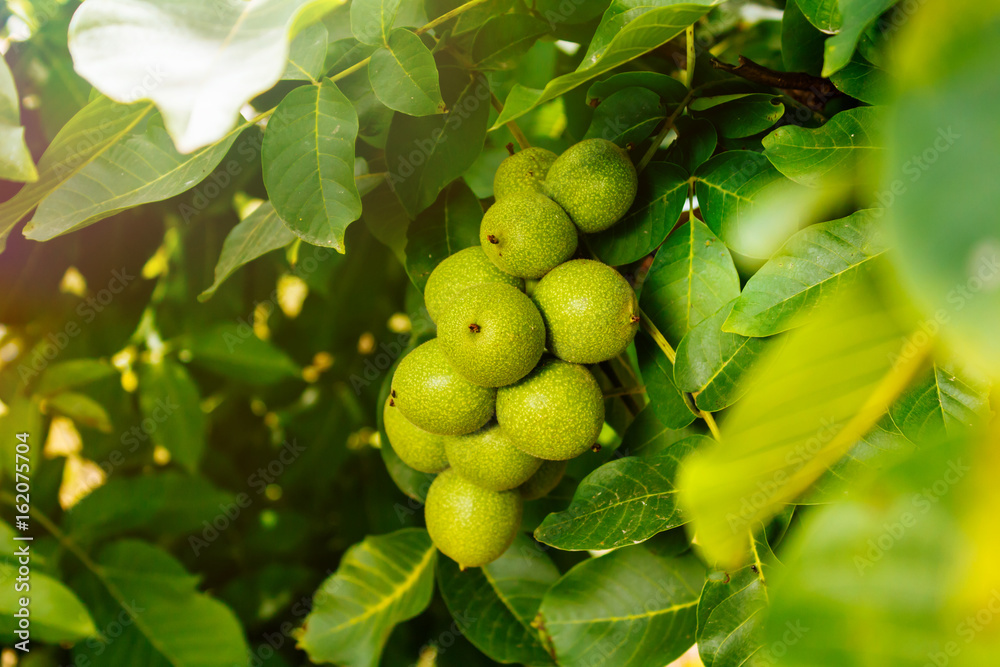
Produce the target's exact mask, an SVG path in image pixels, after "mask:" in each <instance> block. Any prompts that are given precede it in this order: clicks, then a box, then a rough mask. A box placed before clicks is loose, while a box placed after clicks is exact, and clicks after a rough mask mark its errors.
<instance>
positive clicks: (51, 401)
mask: <svg viewBox="0 0 1000 667" xmlns="http://www.w3.org/2000/svg"><path fill="white" fill-rule="evenodd" d="M45 402H46V404H47V405H48V407H49V408H50V409H51V410H52V411H54V412H57V413H59V414H61V415H64V416H66V417H69V418H70V419H72V420H73V421H74V422H76V423H77V424H79V425H80V426H86V427H87V428H93V429H97V430H98V431H103V432H105V433H110V432H111V428H112V427H111V417H109V416H108V411H107V410H105V409H104V408H103V407H102V406H101V404H100V403H98V402H97V401H95V400H94V399H92V398H91V397H90V396H87V395H86V394H79V393H76V392H72V391H64V392H60V393H58V394H56V395H55V396H52V397H51V398H48V399H46V400H45Z"/></svg>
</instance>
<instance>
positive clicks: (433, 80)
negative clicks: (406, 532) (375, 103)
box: [368, 28, 445, 116]
mask: <svg viewBox="0 0 1000 667" xmlns="http://www.w3.org/2000/svg"><path fill="white" fill-rule="evenodd" d="M368 76H369V78H370V79H371V83H372V90H374V91H375V97H377V98H378V99H379V101H380V102H382V104H384V105H385V106H387V107H389V108H390V109H393V110H395V111H401V112H402V113H405V114H408V115H410V116H430V115H433V114H440V113H444V111H445V105H444V100H443V99H441V85H440V83H439V81H438V70H437V64H436V63H435V62H434V56H433V55H432V54H431V51H430V49H428V48H427V47H426V46H424V43H423V41H422V40H421V39H420V37H418V36H417V35H415V34H414V33H412V32H411V31H409V30H406V29H405V28H397V29H396V30H393V31H392V34H391V35H390V36H389V42H388V43H387V44H386V46H385V47H384V48H381V49H379V50H378V51H376V52H375V53H373V54H372V59H371V62H370V63H369V64H368Z"/></svg>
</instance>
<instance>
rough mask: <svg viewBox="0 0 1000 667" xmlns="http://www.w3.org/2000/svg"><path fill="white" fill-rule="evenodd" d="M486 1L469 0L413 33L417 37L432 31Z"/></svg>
mask: <svg viewBox="0 0 1000 667" xmlns="http://www.w3.org/2000/svg"><path fill="white" fill-rule="evenodd" d="M486 1H487V0H469V2H466V3H465V4H462V5H459V6H458V7H455V9H453V10H451V11H450V12H445V13H444V14H442V15H441V16H439V17H437V18H436V19H434V20H433V21H431V22H430V23H428V24H427V25H425V26H422V27H420V28H417V29H416V30H415V31H414V32H416V33H417V34H418V35H422V34H423V33H425V32H427V31H428V30H433V29H434V28H436V27H438V26H439V25H441V24H442V23H447V22H448V21H450V20H451V19H453V18H455V17H456V16H458V15H459V14H462V13H464V12H466V11H468V10H470V9H472V8H473V7H475V6H477V5H481V4H483V3H484V2H486Z"/></svg>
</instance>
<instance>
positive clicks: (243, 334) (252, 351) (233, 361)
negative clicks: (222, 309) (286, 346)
mask: <svg viewBox="0 0 1000 667" xmlns="http://www.w3.org/2000/svg"><path fill="white" fill-rule="evenodd" d="M179 342H180V343H181V344H182V345H183V347H184V349H185V350H186V351H187V352H188V353H190V355H191V361H192V362H193V363H195V364H197V365H199V366H203V367H205V368H207V369H209V370H211V371H213V372H215V373H218V374H220V375H224V376H226V377H231V378H233V379H234V380H239V381H241V382H248V383H250V384H255V385H264V384H274V383H276V382H281V381H282V380H287V379H290V378H297V377H300V376H301V373H302V370H301V369H300V368H299V366H298V364H296V363H295V361H294V360H292V358H291V357H289V356H288V354H287V353H286V352H285V351H284V350H282V349H280V348H278V347H275V346H274V345H272V344H271V343H269V342H267V341H265V340H261V339H260V338H257V336H256V335H254V332H253V329H252V327H250V326H249V325H248V324H246V323H242V324H219V325H216V326H215V327H213V328H211V329H209V330H207V331H204V332H199V333H194V334H190V335H187V336H184V337H183V338H182V339H181V340H180V341H179Z"/></svg>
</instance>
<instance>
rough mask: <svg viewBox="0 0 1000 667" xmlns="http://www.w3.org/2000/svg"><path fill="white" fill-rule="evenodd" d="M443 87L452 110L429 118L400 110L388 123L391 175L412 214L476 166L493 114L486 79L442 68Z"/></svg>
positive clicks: (415, 213)
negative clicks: (416, 116) (415, 116)
mask: <svg viewBox="0 0 1000 667" xmlns="http://www.w3.org/2000/svg"><path fill="white" fill-rule="evenodd" d="M441 90H442V92H443V94H444V99H445V101H446V103H447V105H448V109H449V111H448V113H446V114H445V115H443V116H441V115H438V116H428V117H424V118H414V117H412V116H407V115H405V114H396V117H395V118H393V119H392V125H391V126H390V127H389V138H388V141H387V143H386V164H387V166H388V168H389V175H388V176H387V180H388V181H389V185H390V186H391V187H392V188H393V191H394V192H395V193H396V196H397V197H399V200H400V202H402V204H403V207H404V208H405V209H406V211H407V213H408V214H409V215H410V217H411V218H415V217H416V216H417V214H418V213H420V212H421V211H423V210H424V209H425V208H427V207H428V206H430V205H431V204H433V203H434V200H435V199H437V196H438V195H439V194H440V193H441V190H443V189H444V187H445V186H446V185H448V184H449V183H451V182H452V181H454V180H455V179H456V178H459V177H461V176H462V174H463V173H465V170H466V169H468V168H469V167H470V166H472V163H473V162H475V161H476V158H477V157H479V153H480V152H481V151H482V150H483V143H484V142H485V140H486V124H487V122H488V121H489V116H490V88H489V84H488V83H487V81H486V79H485V78H483V77H482V75H479V74H471V75H470V74H468V73H466V72H463V71H461V70H457V69H447V70H445V71H443V72H442V74H441Z"/></svg>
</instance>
